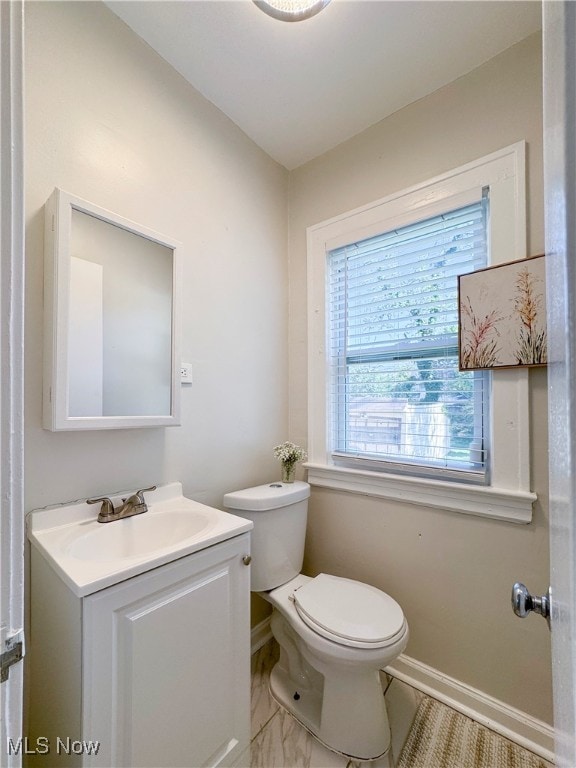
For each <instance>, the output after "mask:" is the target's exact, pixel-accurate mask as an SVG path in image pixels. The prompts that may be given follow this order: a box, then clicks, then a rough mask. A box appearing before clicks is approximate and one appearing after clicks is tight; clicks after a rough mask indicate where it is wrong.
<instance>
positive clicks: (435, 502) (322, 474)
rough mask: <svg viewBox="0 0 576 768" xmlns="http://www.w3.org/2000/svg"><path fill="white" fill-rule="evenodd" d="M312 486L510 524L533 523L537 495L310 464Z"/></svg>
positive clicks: (308, 468) (307, 465) (309, 476)
mask: <svg viewBox="0 0 576 768" xmlns="http://www.w3.org/2000/svg"><path fill="white" fill-rule="evenodd" d="M304 466H305V467H306V468H307V470H308V482H309V483H310V485H313V486H319V487H323V488H333V489H335V490H339V491H346V492H348V493H357V494H360V495H362V496H376V497H378V498H383V499H391V500H393V501H402V502H408V503H411V504H420V505H423V506H426V507H434V508H436V509H446V510H449V511H451V512H461V513H463V514H465V515H478V516H480V517H489V518H493V519H495V520H505V521H507V522H509V523H530V522H531V521H532V504H533V503H534V502H535V501H536V498H537V496H536V494H535V493H530V492H526V491H511V490H507V489H497V488H492V487H490V486H474V485H464V484H461V483H450V482H445V481H438V480H430V479H428V478H419V477H404V476H400V475H391V474H390V475H389V474H386V475H383V474H379V473H377V472H370V471H368V470H357V469H347V468H344V467H334V466H329V465H324V464H313V463H307V464H305V465H304Z"/></svg>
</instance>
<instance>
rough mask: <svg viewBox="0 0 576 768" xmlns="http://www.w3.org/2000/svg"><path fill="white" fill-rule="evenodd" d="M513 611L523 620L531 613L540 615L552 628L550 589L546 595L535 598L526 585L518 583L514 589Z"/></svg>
mask: <svg viewBox="0 0 576 768" xmlns="http://www.w3.org/2000/svg"><path fill="white" fill-rule="evenodd" d="M512 610H513V611H514V613H515V614H516V616H519V617H520V618H521V619H525V618H526V616H528V614H529V613H530V612H531V611H533V612H534V613H538V614H539V615H540V616H543V617H544V618H545V619H546V620H547V621H548V626H550V587H548V592H547V593H546V594H545V595H542V596H541V597H534V596H533V595H531V594H530V592H528V589H527V588H526V586H525V585H524V584H522V583H520V582H518V581H517V582H516V584H514V586H513V587H512Z"/></svg>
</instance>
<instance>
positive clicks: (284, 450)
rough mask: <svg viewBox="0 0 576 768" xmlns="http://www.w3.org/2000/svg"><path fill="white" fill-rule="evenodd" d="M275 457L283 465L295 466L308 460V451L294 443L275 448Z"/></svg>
mask: <svg viewBox="0 0 576 768" xmlns="http://www.w3.org/2000/svg"><path fill="white" fill-rule="evenodd" d="M274 456H276V458H277V459H280V461H281V462H282V463H283V464H295V463H296V462H297V461H304V459H306V458H307V455H306V451H305V450H303V449H302V448H300V446H299V445H295V444H294V443H289V442H287V443H282V445H277V446H276V447H275V448H274Z"/></svg>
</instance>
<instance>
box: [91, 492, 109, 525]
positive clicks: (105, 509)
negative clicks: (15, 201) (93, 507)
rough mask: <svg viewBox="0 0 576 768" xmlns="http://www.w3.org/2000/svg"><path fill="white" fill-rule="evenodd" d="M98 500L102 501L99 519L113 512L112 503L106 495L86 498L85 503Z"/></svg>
mask: <svg viewBox="0 0 576 768" xmlns="http://www.w3.org/2000/svg"><path fill="white" fill-rule="evenodd" d="M99 502H102V506H101V507H100V513H99V515H98V519H99V520H100V519H102V518H106V517H110V515H113V514H114V504H113V503H112V501H111V500H110V499H109V498H108V497H107V496H102V497H101V498H98V499H86V504H98V503H99Z"/></svg>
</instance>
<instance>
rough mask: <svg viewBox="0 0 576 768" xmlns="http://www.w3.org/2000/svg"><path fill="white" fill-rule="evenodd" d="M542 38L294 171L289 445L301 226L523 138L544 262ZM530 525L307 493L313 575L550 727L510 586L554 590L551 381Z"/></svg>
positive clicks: (299, 376) (296, 382)
mask: <svg viewBox="0 0 576 768" xmlns="http://www.w3.org/2000/svg"><path fill="white" fill-rule="evenodd" d="M541 66H542V61H541V47H540V38H539V36H533V37H531V38H528V39H527V40H525V41H523V42H522V43H520V44H518V45H516V46H515V47H514V48H511V49H509V50H508V51H506V52H504V53H503V54H501V55H500V56H498V57H497V58H495V59H492V60H491V61H489V62H488V63H487V64H485V65H484V66H482V67H480V68H479V69H476V70H474V71H473V72H471V73H470V74H468V75H466V76H465V77H462V78H460V79H459V80H457V81H456V82H454V83H452V84H450V85H449V86H447V87H445V88H443V89H441V90H439V91H437V92H436V93H434V94H432V95H431V96H429V97H427V98H425V99H421V100H420V101H418V102H416V103H414V104H412V105H410V106H408V107H406V108H405V109H402V110H401V111H399V112H397V113H395V114H394V115H392V116H391V117H389V118H387V119H386V120H383V121H382V122H380V123H378V124H377V125H375V126H373V127H372V128H370V129H369V130H367V131H365V132H363V133H362V134H360V135H358V136H356V137H355V138H353V139H351V140H350V141H348V142H346V143H344V144H342V145H340V146H339V147H337V148H336V149H334V150H332V151H330V152H328V153H327V154H325V155H323V156H322V157H320V158H317V159H316V160H314V161H312V162H310V163H308V164H306V165H304V166H302V167H301V168H299V169H297V170H296V171H294V172H293V173H291V175H290V233H289V238H290V239H289V243H290V246H289V247H290V311H289V317H290V353H291V357H290V435H291V439H292V440H294V441H295V442H301V443H305V442H306V435H307V413H306V240H305V238H306V227H308V226H310V225H313V224H316V223H318V222H320V221H323V220H325V219H328V218H330V217H332V216H336V215H338V214H341V213H343V212H346V211H348V210H351V209H353V208H356V207H358V206H361V205H364V204H366V203H370V202H372V201H374V200H377V199H379V198H382V197H384V196H386V195H388V194H390V193H392V192H395V191H397V190H401V189H404V188H406V187H409V186H411V185H413V184H417V183H418V182H422V181H425V180H427V179H429V178H432V177H433V176H435V175H437V174H440V173H443V172H445V171H448V170H450V169H452V168H456V167H457V166H459V165H462V164H464V163H466V162H469V161H472V160H475V159H477V158H479V157H482V156H484V155H486V154H488V153H490V152H492V151H495V150H497V149H500V148H502V147H505V146H508V145H509V144H512V143H514V142H517V141H519V140H522V139H525V140H526V141H527V143H528V162H527V175H528V206H529V210H528V222H529V225H528V226H529V232H528V253H529V254H530V255H534V254H537V253H542V252H543V248H544V232H543V227H544V224H543V180H542V173H543V171H542V82H541ZM530 394H531V398H530V402H531V435H532V437H531V447H532V456H533V459H532V487H533V489H534V491H535V492H536V493H537V494H538V502H537V503H536V504H535V505H534V518H533V522H532V523H531V524H530V525H527V526H522V525H515V524H511V523H503V522H497V521H494V520H488V519H483V518H478V517H472V516H465V515H459V514H457V513H450V512H443V511H439V510H434V509H428V508H426V507H423V506H414V505H409V504H405V503H397V504H395V503H392V502H389V501H385V500H381V499H375V498H369V497H362V496H357V495H354V494H350V493H342V492H337V491H331V490H324V489H313V494H312V499H311V504H310V517H309V534H308V539H307V552H306V561H305V567H306V569H307V571H308V572H309V573H317V572H320V571H327V572H329V573H334V574H337V575H341V576H346V577H351V578H357V579H360V580H363V581H366V582H369V583H371V584H374V585H375V586H377V587H380V588H382V589H384V590H386V591H388V592H389V593H390V594H391V595H393V596H394V597H395V598H396V599H397V600H398V601H399V602H400V603H401V605H402V606H403V608H404V611H405V613H406V616H407V618H408V622H409V625H410V630H411V638H410V643H409V645H408V648H407V650H406V653H407V654H408V655H409V656H411V657H413V658H415V659H417V660H418V661H420V662H423V663H424V664H427V665H429V666H431V667H433V668H435V669H437V670H439V671H440V672H442V673H444V674H447V675H449V676H451V677H454V678H456V679H457V680H459V681H461V682H463V683H466V684H468V685H470V686H472V687H474V688H477V689H479V690H480V691H483V692H484V693H486V694H489V695H490V696H493V697H495V698H497V699H499V700H501V701H503V702H505V703H507V704H509V705H511V706H513V707H517V708H518V709H519V710H521V711H525V712H528V713H529V714H531V715H533V716H535V717H537V718H540V719H542V720H545V721H548V722H551V718H552V712H551V673H550V638H549V633H548V629H547V627H546V623H545V622H544V621H542V620H541V619H537V618H535V617H530V618H529V619H528V620H526V621H520V620H519V619H517V618H515V617H514V616H513V614H512V611H511V609H510V590H511V586H512V584H513V582H514V581H516V580H522V581H525V582H526V583H527V585H528V586H529V588H531V589H532V590H533V591H536V592H543V591H545V590H546V588H547V586H548V583H549V570H548V569H549V561H548V501H547V494H548V485H547V483H548V473H547V443H546V434H547V417H546V411H547V394H546V373H545V371H544V370H542V369H535V370H532V371H531V372H530Z"/></svg>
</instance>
